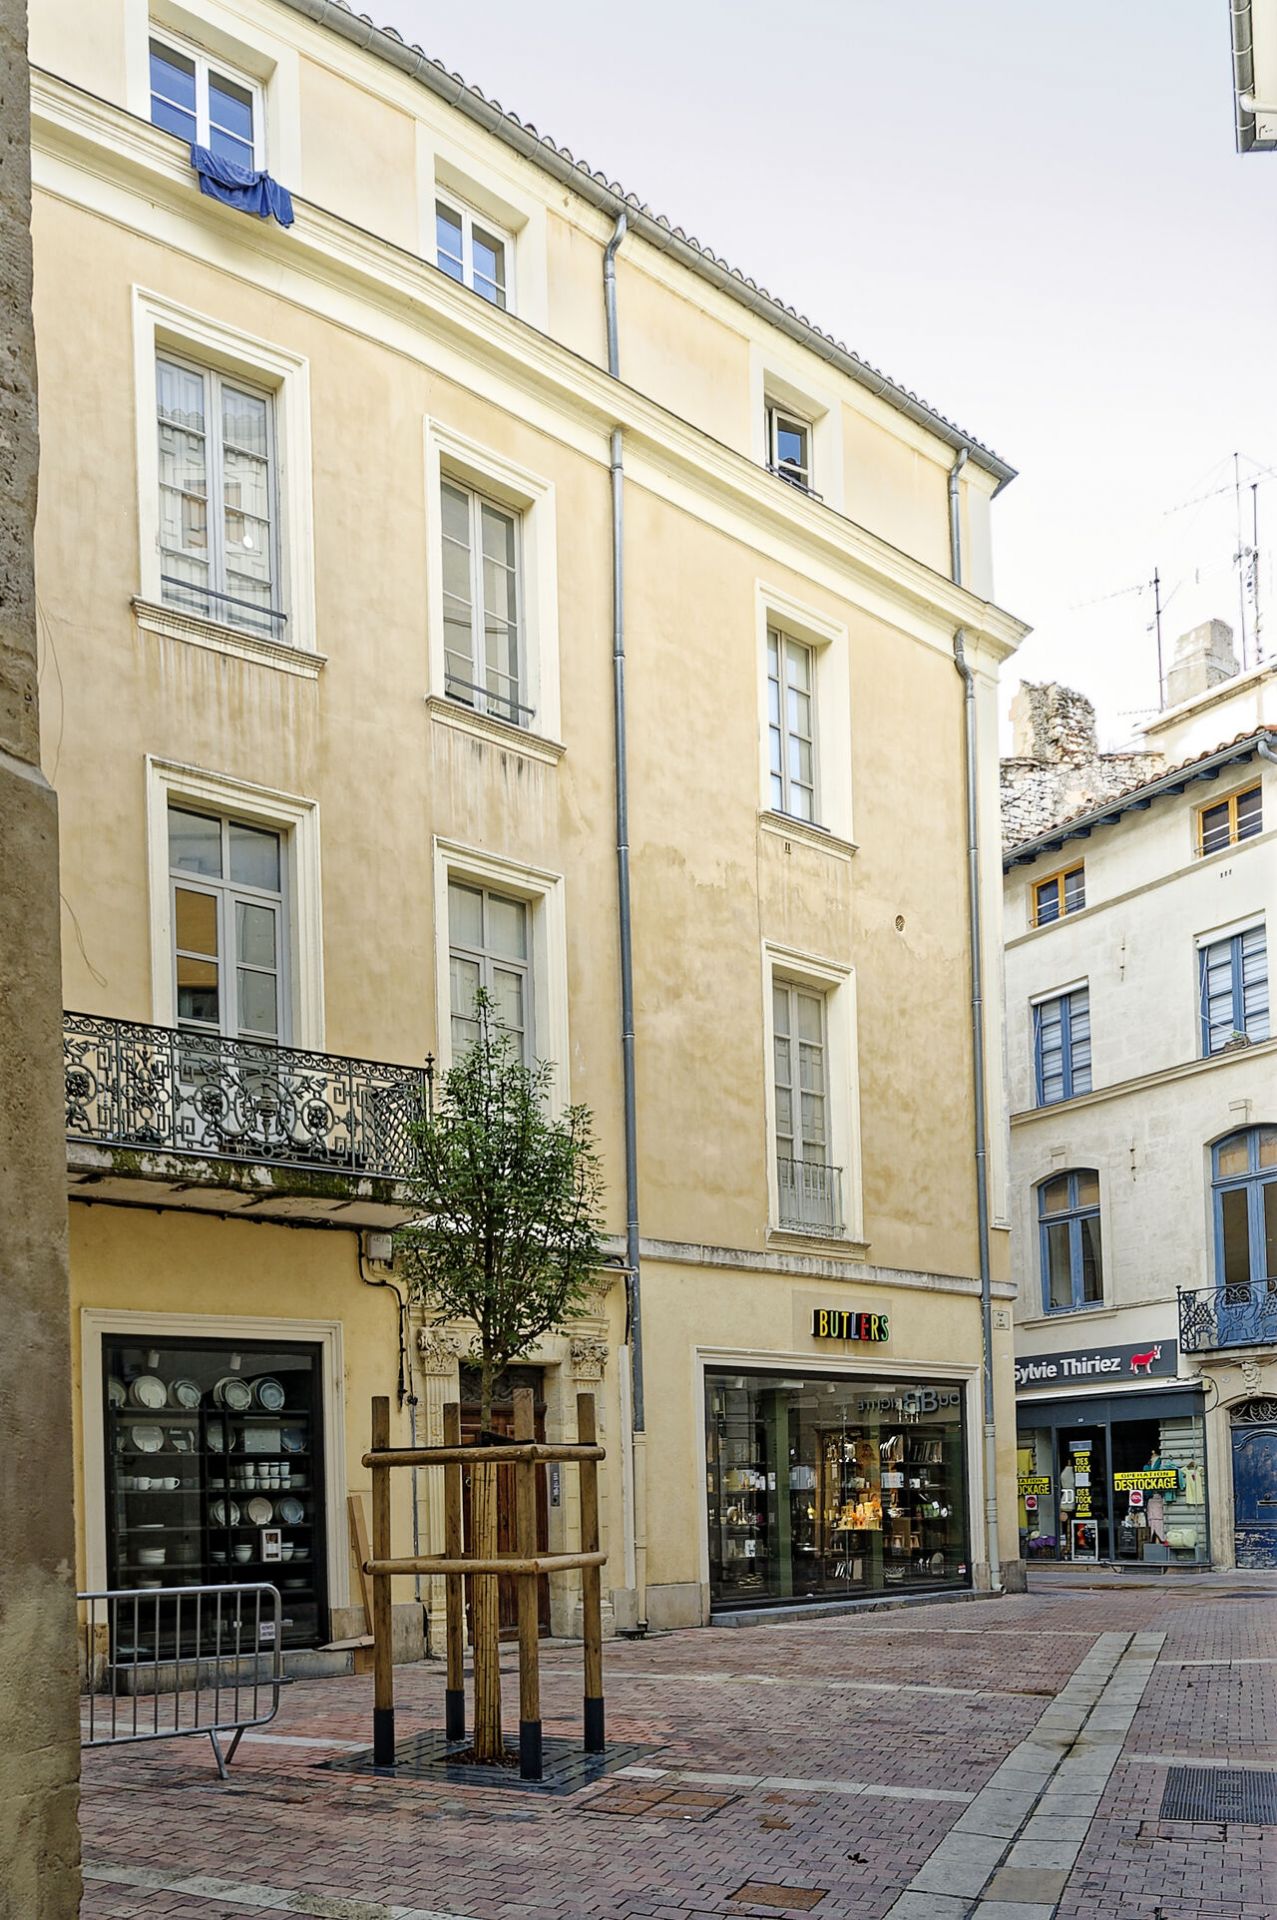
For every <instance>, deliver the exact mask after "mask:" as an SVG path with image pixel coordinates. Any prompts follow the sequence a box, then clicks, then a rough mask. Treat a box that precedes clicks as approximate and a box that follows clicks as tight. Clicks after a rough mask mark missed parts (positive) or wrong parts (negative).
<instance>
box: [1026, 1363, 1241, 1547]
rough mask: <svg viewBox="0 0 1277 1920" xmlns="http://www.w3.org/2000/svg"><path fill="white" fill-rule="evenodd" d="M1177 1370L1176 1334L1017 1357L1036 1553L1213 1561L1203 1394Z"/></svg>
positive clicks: (1030, 1541) (1029, 1530)
mask: <svg viewBox="0 0 1277 1920" xmlns="http://www.w3.org/2000/svg"><path fill="white" fill-rule="evenodd" d="M1178 1368H1179V1350H1178V1347H1177V1346H1176V1343H1175V1341H1174V1340H1173V1339H1166V1340H1157V1341H1152V1340H1148V1341H1140V1342H1136V1343H1134V1344H1133V1345H1126V1346H1113V1347H1087V1348H1077V1349H1072V1350H1068V1351H1065V1352H1056V1353H1041V1354H1031V1355H1030V1354H1024V1355H1021V1356H1020V1357H1019V1358H1018V1359H1017V1361H1016V1369H1015V1372H1016V1451H1017V1459H1016V1466H1017V1472H1018V1482H1019V1484H1018V1505H1019V1521H1020V1544H1021V1550H1022V1552H1023V1554H1024V1557H1025V1558H1026V1560H1067V1561H1097V1560H1118V1561H1130V1562H1139V1563H1142V1564H1147V1565H1162V1566H1167V1565H1177V1564H1178V1565H1189V1566H1200V1565H1205V1564H1206V1563H1207V1561H1208V1560H1209V1558H1210V1544H1209V1543H1210V1526H1209V1517H1208V1504H1207V1476H1206V1436H1205V1420H1204V1411H1205V1406H1204V1395H1203V1392H1202V1388H1201V1386H1200V1384H1198V1385H1188V1384H1187V1383H1184V1382H1178V1381H1177V1380H1176V1375H1177V1373H1178ZM1070 1389H1072V1390H1071V1391H1070Z"/></svg>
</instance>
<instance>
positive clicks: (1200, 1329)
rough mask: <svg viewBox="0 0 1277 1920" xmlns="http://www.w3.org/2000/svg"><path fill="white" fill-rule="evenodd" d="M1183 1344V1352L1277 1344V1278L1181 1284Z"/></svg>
mask: <svg viewBox="0 0 1277 1920" xmlns="http://www.w3.org/2000/svg"><path fill="white" fill-rule="evenodd" d="M1179 1344H1180V1351H1181V1352H1183V1353H1201V1352H1202V1351H1203V1350H1205V1349H1208V1348H1211V1347H1264V1346H1269V1345H1277V1280H1256V1281H1253V1282H1251V1284H1250V1285H1248V1286H1232V1287H1181V1288H1180V1289H1179Z"/></svg>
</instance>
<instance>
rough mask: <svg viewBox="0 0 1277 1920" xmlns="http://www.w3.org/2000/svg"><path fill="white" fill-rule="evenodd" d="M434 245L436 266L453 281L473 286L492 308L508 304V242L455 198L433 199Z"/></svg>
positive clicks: (502, 235) (465, 285)
mask: <svg viewBox="0 0 1277 1920" xmlns="http://www.w3.org/2000/svg"><path fill="white" fill-rule="evenodd" d="M435 245H436V254H435V258H436V260H437V262H438V264H439V266H440V267H442V268H443V271H444V272H445V273H446V274H448V275H449V276H450V277H451V278H452V279H453V280H459V281H460V282H461V284H462V286H464V287H471V288H473V290H474V292H475V293H477V294H480V295H482V297H483V299H485V300H490V301H491V302H492V305H493V306H494V307H505V306H508V305H509V279H508V271H507V262H508V260H509V252H510V242H509V240H508V239H507V238H506V236H505V234H503V233H500V232H498V230H497V229H496V228H495V227H493V226H490V225H489V224H488V222H487V221H486V220H480V219H477V218H476V217H475V215H474V214H472V213H471V211H470V209H469V207H464V206H462V205H461V203H460V202H459V201H450V200H436V201H435Z"/></svg>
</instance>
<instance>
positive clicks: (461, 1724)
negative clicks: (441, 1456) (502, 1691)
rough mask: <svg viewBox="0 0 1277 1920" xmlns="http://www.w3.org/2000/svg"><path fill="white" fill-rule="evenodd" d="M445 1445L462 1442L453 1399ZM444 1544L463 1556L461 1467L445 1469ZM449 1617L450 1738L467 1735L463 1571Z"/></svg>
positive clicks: (453, 1587)
mask: <svg viewBox="0 0 1277 1920" xmlns="http://www.w3.org/2000/svg"><path fill="white" fill-rule="evenodd" d="M443 1444H444V1445H445V1447H459V1446H460V1445H461V1408H460V1406H459V1405H458V1404H457V1402H456V1401H455V1400H454V1401H452V1402H451V1403H450V1404H449V1405H448V1406H446V1407H445V1408H444V1410H443ZM443 1544H444V1551H445V1552H446V1553H447V1555H448V1557H449V1559H450V1560H456V1559H459V1558H460V1556H461V1468H460V1467H459V1466H446V1467H445V1468H444V1470H443ZM444 1591H445V1594H446V1620H447V1635H448V1679H447V1685H446V1688H445V1691H444V1696H443V1702H444V1706H443V1712H444V1733H445V1735H446V1736H447V1738H448V1739H449V1740H464V1739H465V1737H466V1653H465V1647H466V1601H465V1589H464V1586H463V1583H462V1579H461V1576H460V1574H456V1573H450V1574H448V1575H447V1578H446V1580H445V1585H444Z"/></svg>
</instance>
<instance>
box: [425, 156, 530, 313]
mask: <svg viewBox="0 0 1277 1920" xmlns="http://www.w3.org/2000/svg"><path fill="white" fill-rule="evenodd" d="M499 159H500V157H499V156H496V155H493V154H490V153H489V152H488V150H487V148H486V147H485V149H484V151H483V153H482V154H479V153H474V152H471V151H470V150H469V149H468V148H467V147H466V146H465V145H464V144H462V142H461V141H458V140H456V139H453V138H450V137H449V136H448V135H447V134H446V133H444V132H443V131H441V130H440V129H439V128H436V127H432V126H430V125H429V124H428V122H426V121H424V120H422V121H419V122H418V124H417V182H418V197H419V200H420V203H421V210H422V211H421V220H422V232H421V253H422V257H423V259H426V260H429V261H431V262H434V261H435V259H436V257H437V252H438V248H437V244H436V238H435V199H436V197H438V198H440V199H443V200H452V201H459V202H460V203H461V204H462V206H464V207H465V208H467V209H468V210H469V211H470V212H472V213H476V214H478V215H479V216H480V218H481V219H483V220H486V221H488V222H490V223H491V225H492V226H494V227H496V228H497V229H498V230H499V232H500V234H501V236H502V237H503V238H505V239H506V240H507V241H508V242H509V245H510V258H509V259H508V261H507V264H506V275H507V290H506V306H505V309H504V311H505V312H507V313H510V314H514V315H516V316H517V317H518V318H519V319H520V320H526V321H527V322H528V324H529V325H530V326H533V327H536V328H537V329H538V331H539V332H541V333H546V332H548V331H549V312H550V299H549V284H548V278H547V271H546V259H547V235H546V210H545V205H544V202H542V201H541V200H538V199H537V198H536V197H535V195H533V194H531V193H529V192H528V191H527V189H526V187H525V186H524V185H523V183H522V182H521V181H520V180H518V179H517V178H516V177H514V175H513V174H507V173H506V172H504V171H499V170H498V167H499ZM493 311H494V312H500V311H502V309H500V308H494V309H493Z"/></svg>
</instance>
